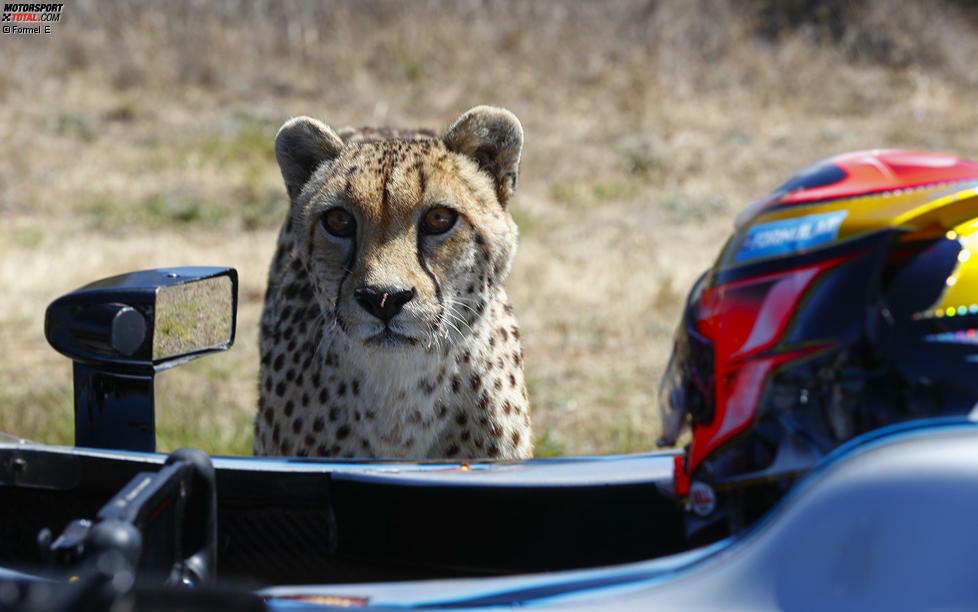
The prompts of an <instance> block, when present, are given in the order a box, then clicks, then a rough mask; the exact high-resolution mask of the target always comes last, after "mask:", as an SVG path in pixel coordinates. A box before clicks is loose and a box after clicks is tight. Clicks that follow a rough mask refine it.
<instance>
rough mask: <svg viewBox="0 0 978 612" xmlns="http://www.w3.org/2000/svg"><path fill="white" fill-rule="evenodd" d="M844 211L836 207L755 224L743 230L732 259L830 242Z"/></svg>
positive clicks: (744, 258)
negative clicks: (823, 211)
mask: <svg viewBox="0 0 978 612" xmlns="http://www.w3.org/2000/svg"><path fill="white" fill-rule="evenodd" d="M848 214H849V211H847V210H836V211H833V212H827V213H819V214H814V215H805V216H803V217H794V218H791V219H781V220H779V221H770V222H768V223H761V224H759V225H755V226H754V227H752V228H750V229H749V230H748V231H747V236H746V237H745V238H744V241H743V243H741V245H740V250H739V251H737V257H736V259H735V261H738V262H742V261H749V260H751V259H757V258H759V257H770V256H772V255H787V254H789V253H794V252H797V251H801V250H803V249H810V248H813V247H816V246H818V245H820V244H824V243H826V242H831V241H833V240H835V238H836V236H837V235H838V234H839V226H840V225H842V222H843V221H844V220H845V218H846V216H847V215H848Z"/></svg>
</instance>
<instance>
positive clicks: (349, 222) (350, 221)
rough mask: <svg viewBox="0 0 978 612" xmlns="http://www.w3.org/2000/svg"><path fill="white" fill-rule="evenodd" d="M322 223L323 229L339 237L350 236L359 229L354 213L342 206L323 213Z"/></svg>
mask: <svg viewBox="0 0 978 612" xmlns="http://www.w3.org/2000/svg"><path fill="white" fill-rule="evenodd" d="M320 223H321V224H322V226H323V229H324V230H326V231H327V232H329V233H330V234H332V235H334V236H337V237H339V238H349V237H350V236H352V235H353V233H354V232H355V231H356V230H357V222H356V220H355V219H354V218H353V215H351V214H350V213H348V212H346V211H345V210H343V209H342V208H333V209H331V210H327V211H326V212H325V213H323V216H322V219H321V220H320Z"/></svg>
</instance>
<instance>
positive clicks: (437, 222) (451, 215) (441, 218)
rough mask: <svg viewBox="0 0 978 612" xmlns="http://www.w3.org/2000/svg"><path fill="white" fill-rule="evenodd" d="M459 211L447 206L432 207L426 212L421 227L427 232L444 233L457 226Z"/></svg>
mask: <svg viewBox="0 0 978 612" xmlns="http://www.w3.org/2000/svg"><path fill="white" fill-rule="evenodd" d="M456 219H458V213H457V212H455V211H454V210H452V209H451V208H447V207H445V206H439V207H438V208H432V209H431V210H429V211H428V212H427V213H425V216H424V219H423V220H422V222H421V229H422V230H423V231H424V233H426V234H444V233H445V232H447V231H448V230H450V229H452V227H454V226H455V220H456Z"/></svg>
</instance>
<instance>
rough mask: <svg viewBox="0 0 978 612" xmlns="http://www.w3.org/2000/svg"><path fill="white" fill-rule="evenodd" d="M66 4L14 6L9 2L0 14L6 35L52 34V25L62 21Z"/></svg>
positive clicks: (0, 28)
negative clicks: (62, 12) (62, 13)
mask: <svg viewBox="0 0 978 612" xmlns="http://www.w3.org/2000/svg"><path fill="white" fill-rule="evenodd" d="M62 8H64V4H14V3H11V2H7V3H5V4H4V5H3V13H2V14H0V24H2V27H0V31H2V32H3V33H4V34H50V33H51V32H53V30H54V28H53V26H52V25H51V24H53V23H58V22H59V21H61V9H62Z"/></svg>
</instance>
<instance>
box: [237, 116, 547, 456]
mask: <svg viewBox="0 0 978 612" xmlns="http://www.w3.org/2000/svg"><path fill="white" fill-rule="evenodd" d="M522 147H523V129H522V127H521V126H520V123H519V121H518V120H517V119H516V117H515V116H514V115H513V114H512V113H510V112H509V111H507V110H504V109H501V108H494V107H488V106H480V107H476V108H473V109H472V110H470V111H468V112H466V113H465V114H463V115H462V116H461V117H459V119H458V120H456V121H455V123H453V124H452V125H451V127H449V128H448V130H447V131H446V132H445V133H444V135H442V136H441V137H438V136H436V135H435V134H434V133H430V132H417V131H415V132H397V131H393V130H346V131H340V132H336V131H334V130H332V129H331V128H330V127H329V126H327V125H326V124H324V123H322V122H320V121H317V120H315V119H310V118H308V117H299V118H296V119H292V120H290V121H288V122H286V123H285V125H283V126H282V128H281V130H279V133H278V136H277V137H276V139H275V157H276V159H277V160H278V164H279V167H280V169H281V171H282V177H283V178H284V180H285V186H286V190H287V191H288V194H289V199H290V202H291V205H290V208H289V214H288V216H287V218H286V221H285V224H284V225H283V227H282V231H281V233H280V234H279V240H278V248H277V251H276V253H275V256H274V259H273V260H272V264H271V269H270V271H269V276H268V291H267V293H266V296H265V307H264V311H263V313H262V320H261V331H260V334H259V343H260V349H261V373H260V383H259V384H260V398H259V409H258V415H257V417H256V419H255V454H259V455H299V456H331V457H338V456H341V457H387V458H406V459H418V458H458V459H471V458H492V459H519V458H526V457H530V456H531V455H532V433H531V428H530V414H529V406H528V402H527V395H526V386H525V383H524V379H523V353H522V349H521V347H520V334H519V328H518V326H517V323H516V319H515V317H514V316H513V309H512V308H511V307H510V305H509V304H508V302H507V298H506V292H505V290H504V289H503V281H504V280H505V279H506V276H507V275H508V274H509V270H510V266H511V263H512V260H513V256H514V254H515V252H516V236H517V229H516V224H515V223H514V222H513V218H512V216H511V215H510V213H509V209H508V206H509V202H510V199H511V198H512V195H513V192H514V190H515V189H516V182H517V177H518V172H519V162H520V154H521V151H522Z"/></svg>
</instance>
